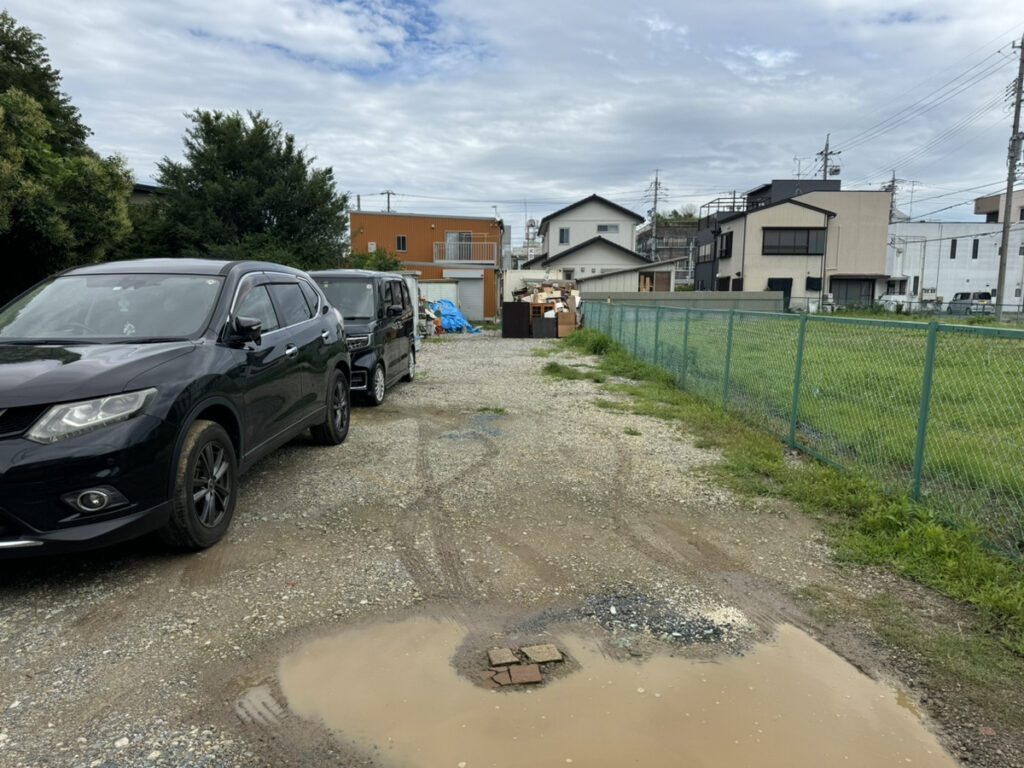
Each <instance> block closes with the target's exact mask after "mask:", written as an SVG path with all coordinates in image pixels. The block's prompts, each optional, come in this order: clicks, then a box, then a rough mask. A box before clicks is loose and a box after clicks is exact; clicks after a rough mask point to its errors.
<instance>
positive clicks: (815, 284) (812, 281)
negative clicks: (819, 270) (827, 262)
mask: <svg viewBox="0 0 1024 768" xmlns="http://www.w3.org/2000/svg"><path fill="white" fill-rule="evenodd" d="M804 290H807V291H820V290H821V278H820V277H808V278H807V280H806V281H805V282H804Z"/></svg>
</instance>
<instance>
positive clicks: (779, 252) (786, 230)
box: [761, 227, 825, 256]
mask: <svg viewBox="0 0 1024 768" xmlns="http://www.w3.org/2000/svg"><path fill="white" fill-rule="evenodd" d="M762 232H763V240H762V244H761V253H762V255H764V256H821V255H822V254H824V253H825V230H824V229H822V228H815V229H796V228H790V227H772V228H765V229H764V230H762Z"/></svg>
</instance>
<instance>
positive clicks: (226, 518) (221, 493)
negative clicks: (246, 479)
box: [160, 421, 238, 550]
mask: <svg viewBox="0 0 1024 768" xmlns="http://www.w3.org/2000/svg"><path fill="white" fill-rule="evenodd" d="M237 489H238V460H237V459H236V458H235V447H234V445H232V443H231V438H229V437H228V433H227V432H225V431H224V428H223V427H221V425H220V424H217V423H216V422H213V421H196V422H194V423H193V424H192V425H191V426H190V427H189V429H188V433H187V434H186V435H185V442H184V444H183V445H182V446H181V454H180V455H179V456H178V466H177V471H176V473H175V479H174V494H173V496H172V498H171V515H170V519H168V521H167V524H166V525H165V526H164V528H163V530H162V531H161V532H160V534H161V538H162V539H163V540H164V542H166V543H167V544H169V545H171V546H172V547H175V548H176V549H193V550H194V549H205V548H206V547H209V546H212V545H214V544H216V543H217V542H218V541H220V539H221V538H222V537H223V536H224V534H225V533H226V532H227V530H228V526H229V525H230V524H231V518H232V516H233V515H234V513H235V501H236V499H237V495H238V492H237Z"/></svg>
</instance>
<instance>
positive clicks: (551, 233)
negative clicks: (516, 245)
mask: <svg viewBox="0 0 1024 768" xmlns="http://www.w3.org/2000/svg"><path fill="white" fill-rule="evenodd" d="M598 224H618V225H619V231H618V232H617V233H616V232H598V231H597V225H598ZM563 227H568V228H569V242H568V243H560V242H558V230H559V229H561V228H563ZM545 228H546V229H545V233H544V251H545V253H547V255H548V256H549V257H551V256H557V255H558V254H559V253H561V252H562V251H566V250H568V249H570V248H573V247H574V246H577V245H579V244H580V243H584V242H586V241H587V240H590V239H591V238H594V237H597V236H598V235H600V236H601V237H603V238H604V239H605V240H610V241H611V242H613V243H616V244H617V245H621V246H622V247H623V248H626V249H628V250H630V251H632V250H634V249H635V247H636V220H635V219H633V218H630V217H629V216H625V215H623V214H622V213H621V212H620V211H617V210H614V209H612V208H609V207H608V206H607V205H605V204H604V203H602V202H600V201H598V200H592V201H590V202H587V203H584V204H583V205H580V206H578V207H576V208H573V209H572V210H571V211H568V212H566V213H564V214H562V215H560V216H555V217H554V218H551V219H549V220H548V221H546V222H545Z"/></svg>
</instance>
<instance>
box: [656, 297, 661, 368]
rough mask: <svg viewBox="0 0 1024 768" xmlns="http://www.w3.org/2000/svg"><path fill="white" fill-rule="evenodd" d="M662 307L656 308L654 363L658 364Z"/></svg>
mask: <svg viewBox="0 0 1024 768" xmlns="http://www.w3.org/2000/svg"><path fill="white" fill-rule="evenodd" d="M661 309H662V308H661V307H658V308H657V309H655V310H654V365H657V364H658V337H659V336H660V335H661Z"/></svg>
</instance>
